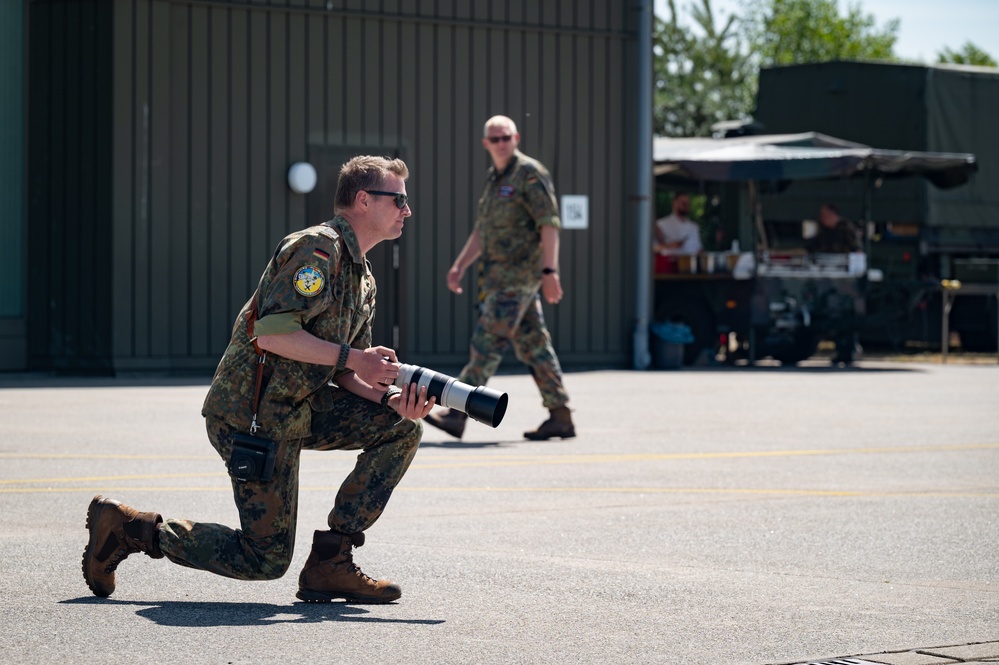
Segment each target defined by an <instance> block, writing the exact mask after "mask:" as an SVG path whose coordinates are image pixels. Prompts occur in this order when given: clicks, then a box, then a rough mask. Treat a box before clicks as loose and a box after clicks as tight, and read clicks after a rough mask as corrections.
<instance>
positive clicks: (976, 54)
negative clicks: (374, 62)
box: [937, 41, 997, 67]
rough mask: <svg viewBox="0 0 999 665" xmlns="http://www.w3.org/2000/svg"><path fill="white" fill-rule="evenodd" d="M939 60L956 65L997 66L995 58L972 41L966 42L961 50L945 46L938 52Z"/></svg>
mask: <svg viewBox="0 0 999 665" xmlns="http://www.w3.org/2000/svg"><path fill="white" fill-rule="evenodd" d="M937 62H940V63H950V64H954V65H978V66H980V67H996V66H997V64H996V61H995V58H993V57H992V56H991V55H989V54H988V53H986V52H985V51H983V50H982V49H980V48H978V47H977V46H975V45H974V44H973V43H971V42H970V41H967V42H965V43H964V46H962V47H961V50H960V51H952V50H951V49H949V48H945V49H944V50H942V51H940V53H938V54H937Z"/></svg>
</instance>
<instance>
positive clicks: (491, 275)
mask: <svg viewBox="0 0 999 665" xmlns="http://www.w3.org/2000/svg"><path fill="white" fill-rule="evenodd" d="M545 225H548V226H554V227H555V228H559V227H560V226H561V220H560V219H559V215H558V202H557V201H556V200H555V186H554V185H553V184H552V179H551V176H550V175H548V170H547V169H545V167H544V166H543V165H542V164H541V162H539V161H537V160H536V159H532V158H530V157H528V156H527V155H525V154H523V153H522V152H520V151H519V150H518V151H516V152H514V155H513V158H512V159H511V160H510V163H509V164H508V165H507V167H506V168H505V169H503V171H502V172H497V171H496V167H495V166H493V167H490V169H489V172H488V178H487V179H486V186H485V189H483V191H482V198H480V199H479V209H478V215H477V217H476V220H475V229H476V230H477V231H478V232H479V240H480V244H481V248H482V254H481V259H482V262H483V266H484V280H483V287H484V288H485V289H486V290H494V289H500V288H509V287H517V286H520V287H525V286H526V287H530V286H534V287H535V288H536V287H537V285H538V284H540V283H541V268H542V265H541V258H542V256H541V227H542V226H545Z"/></svg>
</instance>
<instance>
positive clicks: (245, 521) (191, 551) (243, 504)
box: [160, 390, 423, 580]
mask: <svg viewBox="0 0 999 665" xmlns="http://www.w3.org/2000/svg"><path fill="white" fill-rule="evenodd" d="M206 425H207V428H208V438H209V439H210V440H211V442H212V445H213V446H214V447H215V450H216V451H218V453H219V455H220V456H221V457H222V459H223V460H224V461H226V463H227V464H228V460H229V456H230V454H231V452H232V436H233V434H234V433H235V432H236V430H234V429H233V428H232V427H230V426H229V425H227V424H225V423H224V422H222V421H221V420H217V419H215V418H206ZM312 432H313V434H312V436H310V437H308V438H305V439H294V440H289V441H279V442H277V443H278V444H279V447H278V453H277V461H276V463H275V465H274V474H273V476H272V477H271V480H270V481H268V482H266V483H261V482H254V481H250V482H240V481H237V480H236V479H235V478H231V480H232V491H233V497H234V498H235V500H236V509H237V510H238V512H239V523H240V529H238V530H237V529H231V528H229V527H227V526H223V525H221V524H211V523H207V522H194V521H191V520H178V519H166V520H165V521H164V522H163V524H162V526H161V530H160V548H161V549H162V550H163V554H165V555H166V556H167V558H169V559H170V560H171V561H173V562H174V563H178V564H181V565H183V566H189V567H191V568H197V569H200V570H207V571H210V572H213V573H216V574H218V575H224V576H225V577H232V578H236V579H241V580H267V579H276V578H278V577H281V576H282V575H284V573H285V572H287V570H288V567H289V566H290V565H291V560H292V555H293V553H294V546H295V522H296V516H297V512H298V468H299V458H300V455H301V451H302V450H303V449H304V450H359V451H361V452H360V454H359V455H358V456H357V462H356V464H355V465H354V469H353V471H351V473H350V475H348V476H347V478H346V480H344V481H343V484H342V485H341V486H340V490H339V492H337V495H336V499H335V502H334V505H333V510H332V511H330V514H329V518H328V520H327V521H328V524H329V527H330V529H332V530H334V531H339V532H340V533H357V532H360V531H364V530H365V529H367V528H368V527H370V526H371V525H372V524H374V523H375V520H377V519H378V517H379V516H380V515H381V514H382V511H383V510H384V509H385V504H386V503H388V500H389V498H390V497H391V496H392V491H393V490H394V489H395V487H396V485H398V484H399V481H400V480H402V477H403V475H404V474H405V473H406V470H407V469H408V468H409V465H410V464H411V463H412V461H413V458H414V457H415V456H416V451H417V449H418V448H419V445H420V439H421V438H422V436H423V425H422V423H421V422H419V421H414V420H408V419H405V418H401V417H400V416H399V415H398V414H397V413H396V412H395V411H393V410H391V409H387V408H385V407H383V406H381V405H380V404H375V403H374V402H370V401H368V400H366V399H364V398H361V397H357V396H356V395H353V394H351V393H348V392H347V391H345V390H337V391H336V397H335V398H334V399H333V400H332V406H331V409H330V410H329V411H325V412H318V411H317V412H313V414H312Z"/></svg>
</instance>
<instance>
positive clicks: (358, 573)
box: [350, 561, 375, 584]
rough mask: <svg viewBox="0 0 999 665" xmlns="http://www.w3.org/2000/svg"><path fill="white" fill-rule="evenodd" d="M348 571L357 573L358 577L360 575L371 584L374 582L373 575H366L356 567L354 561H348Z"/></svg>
mask: <svg viewBox="0 0 999 665" xmlns="http://www.w3.org/2000/svg"><path fill="white" fill-rule="evenodd" d="M350 572H352V573H354V574H355V575H357V576H358V577H360V578H361V579H362V580H364V581H365V582H370V583H371V584H374V583H375V579H374V578H373V577H371V576H369V575H367V574H366V573H365V572H364V571H363V570H361V569H360V568H358V566H357V564H356V563H354V562H353V561H351V562H350Z"/></svg>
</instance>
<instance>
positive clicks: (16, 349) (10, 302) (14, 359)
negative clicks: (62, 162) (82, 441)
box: [0, 0, 25, 369]
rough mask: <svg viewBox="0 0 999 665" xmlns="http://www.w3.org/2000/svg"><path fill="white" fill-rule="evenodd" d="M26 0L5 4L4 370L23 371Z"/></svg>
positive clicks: (0, 11)
mask: <svg viewBox="0 0 999 665" xmlns="http://www.w3.org/2000/svg"><path fill="white" fill-rule="evenodd" d="M24 14H25V13H24V3H23V2H21V0H17V1H16V2H5V3H0V369H23V367H24V362H25V358H24V356H25V327H24V139H23V133H24V99H25V96H24V62H25V58H24V48H25V39H24Z"/></svg>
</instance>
